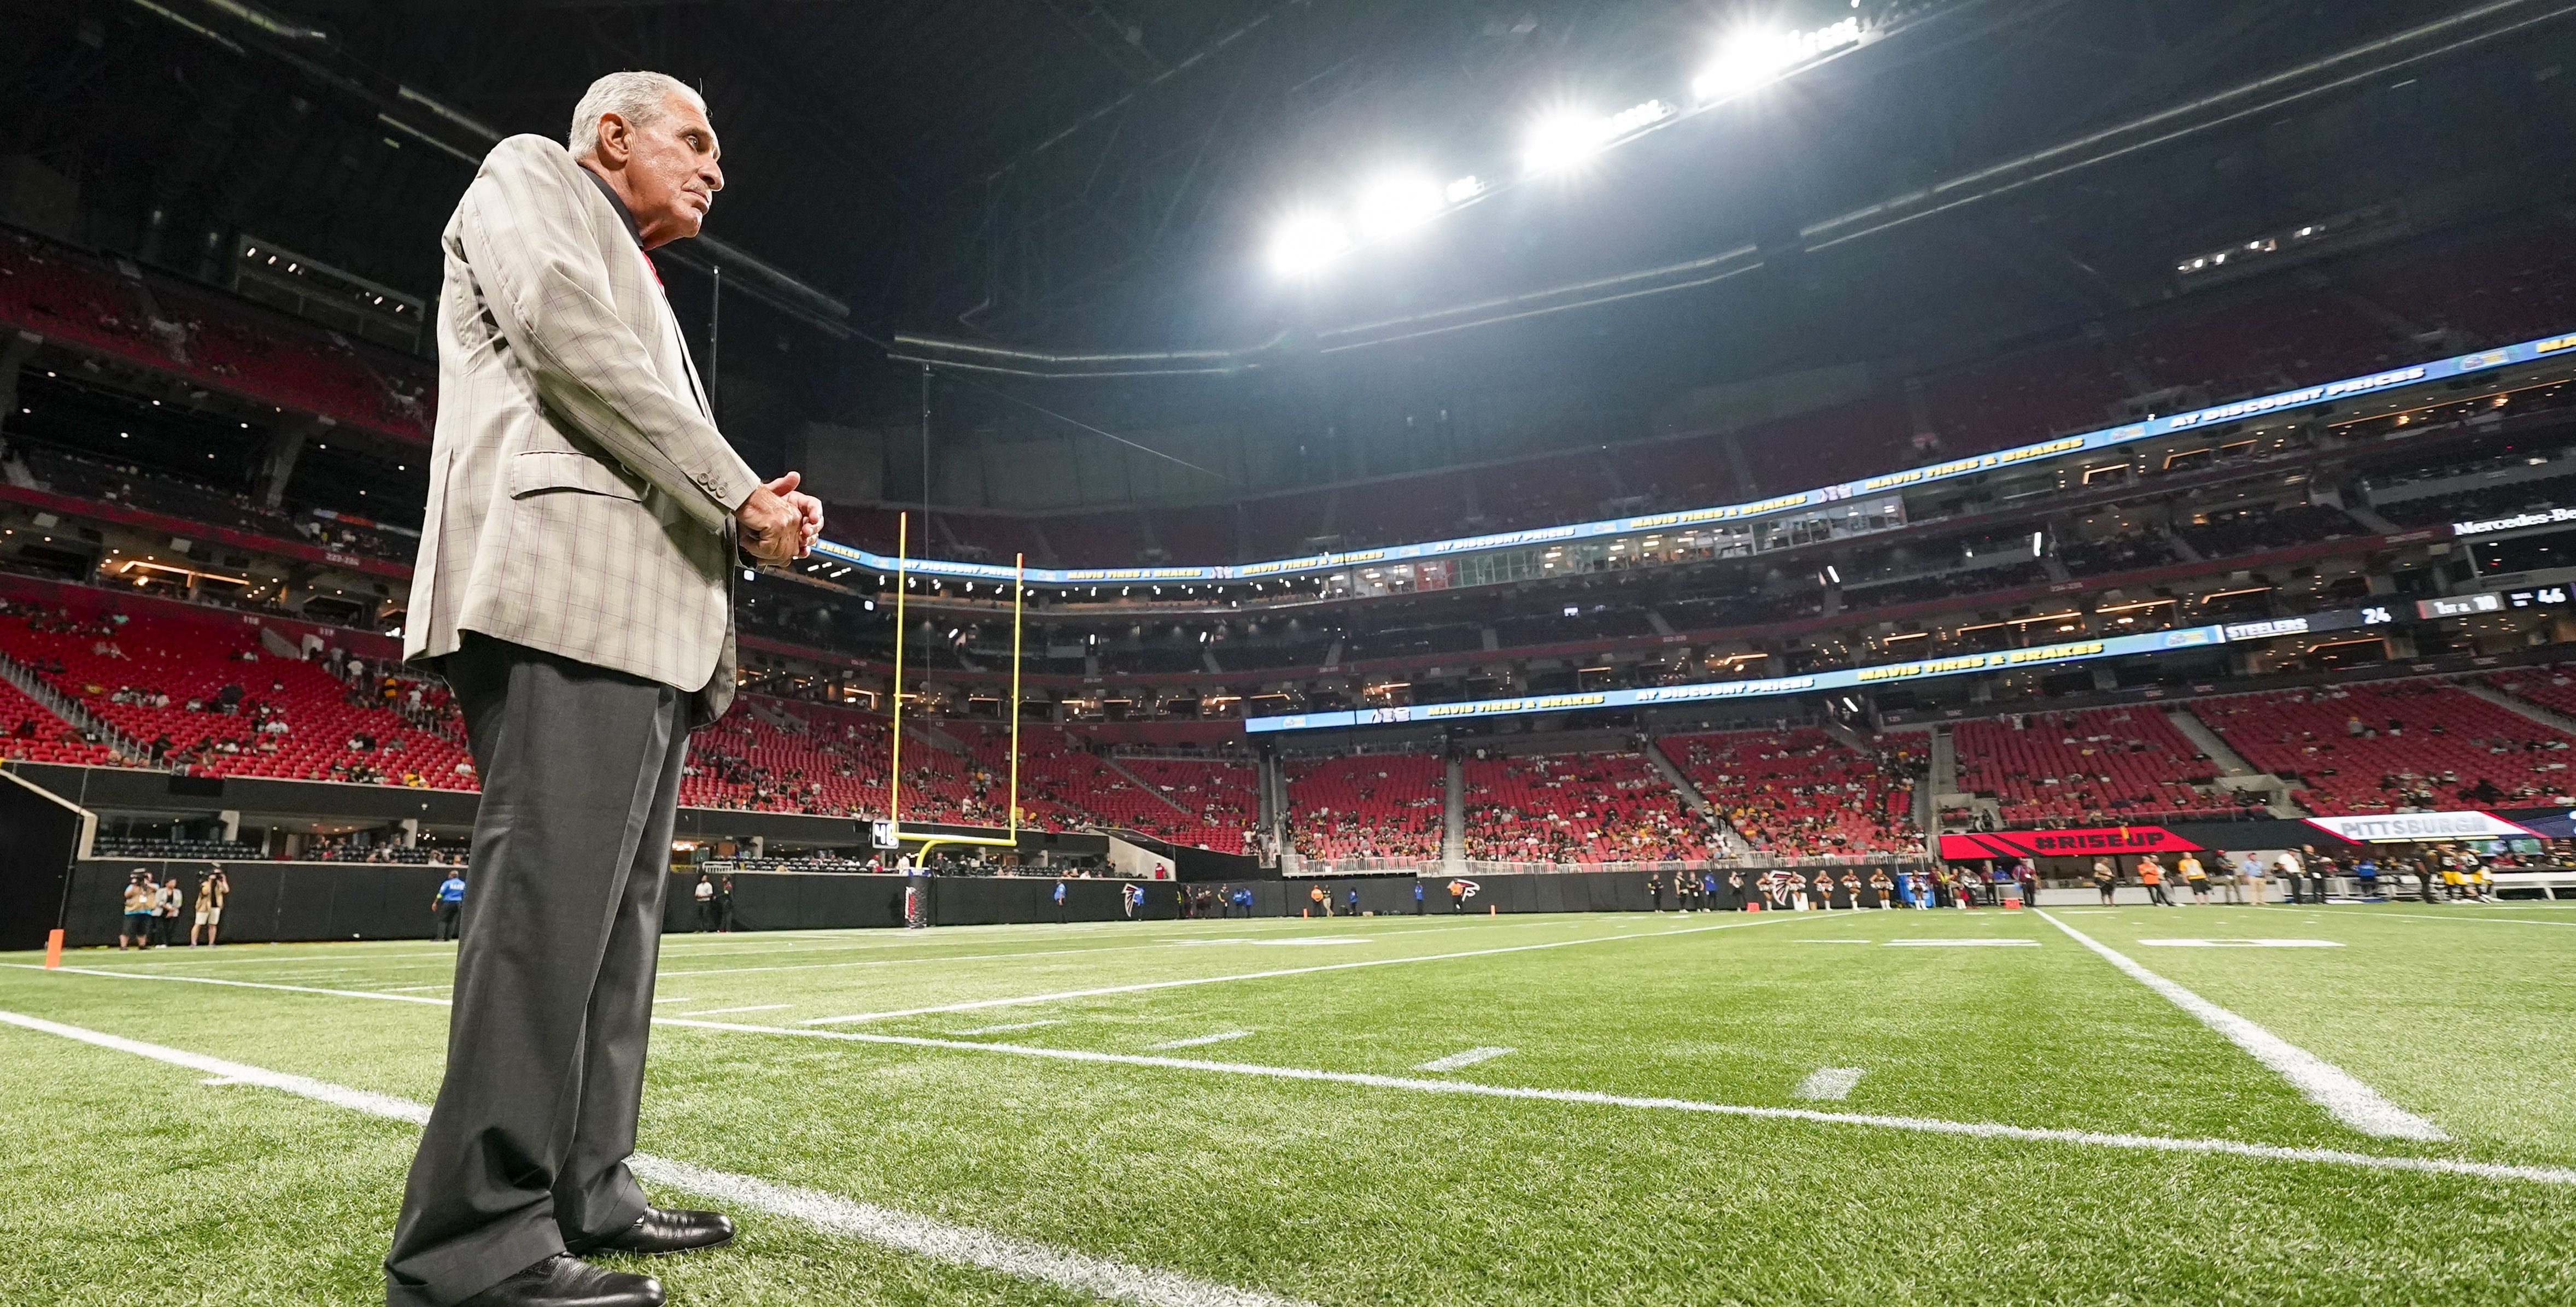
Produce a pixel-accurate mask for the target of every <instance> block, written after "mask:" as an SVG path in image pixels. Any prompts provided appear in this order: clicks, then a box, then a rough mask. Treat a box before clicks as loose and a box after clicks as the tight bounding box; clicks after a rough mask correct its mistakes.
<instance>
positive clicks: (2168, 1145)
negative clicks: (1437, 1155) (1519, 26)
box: [655, 1017, 2576, 1186]
mask: <svg viewBox="0 0 2576 1307" xmlns="http://www.w3.org/2000/svg"><path fill="white" fill-rule="evenodd" d="M655 1024H656V1025H664V1026H685V1027H691V1028H695V1029H700V1030H718V1031H729V1032H734V1033H739V1034H755V1035H783V1036H786V1037H788V1038H790V1039H838V1040H847V1041H849V1042H852V1043H861V1044H886V1045H893V1046H897V1047H903V1048H941V1049H955V1050H962V1051H971V1052H977V1053H997V1054H1002V1055H1005V1056H1010V1057H1028V1058H1040V1059H1046V1060H1050V1061H1058V1062H1083V1063H1091V1064H1095V1065H1112V1066H1139V1067H1159V1068H1163V1069H1166V1070H1173V1071H1200V1072H1209V1073H1213V1074H1217V1075H1231V1076H1255V1077H1260V1078H1264V1079H1273V1080H1294V1081H1304V1082H1308V1083H1318V1084H1338V1085H1360V1086H1366V1087H1368V1088H1373V1089H1399V1090H1410V1091H1414V1092H1417V1093H1427V1094H1461V1095H1465V1096H1468V1097H1471V1098H1504V1099H1521V1100H1536V1101H1540V1102H1550V1103H1573V1104H1578V1105H1582V1106H1591V1107H1624V1108H1636V1109H1642V1110H1650V1111H1667V1112H1695V1113H1705V1114H1708V1115H1712V1116H1733V1117H1752V1118H1757V1119H1764V1120H1775V1121H1805V1122H1812V1123H1814V1124H1817V1125H1831V1126H1859V1127H1868V1128H1873V1129H1880V1130H1905V1131H1914V1132H1919V1133H1925V1134H1940V1135H1958V1136H1964V1137H1968V1138H1975V1139H2009V1140H2020V1141H2026V1142H2032V1143H2059V1144H2078V1145H2085V1146H2090V1147H2096V1148H2121V1149H2135V1150H2142V1151H2146V1152H2163V1153H2214V1154H2220V1155H2224V1156H2232V1157H2252V1158H2261V1159H2264V1160H2268V1161H2282V1162H2314V1163H2319V1164H2323V1165H2330V1166H2354V1167H2364V1168H2369V1169H2373V1170H2381V1171H2415V1172H2423V1173H2427V1174H2434V1175H2464V1176H2473V1177H2476V1178H2478V1179H2484V1180H2528V1181H2532V1182H2534V1183H2537V1184H2552V1185H2571V1186H2576V1167H2566V1166H2517V1165H2512V1164H2509V1163H2502V1162H2471V1161H2460V1160H2455V1159H2452V1158H2447V1157H2390V1156H2387V1155H2384V1154H2379V1153H2355V1152H2347V1151H2345V1150H2342V1149H2334V1148H2293V1147H2286V1146H2281V1145H2275V1144H2256V1143H2248V1142H2245V1141H2244V1140H2239V1139H2194V1138H2188V1137H2176V1136H2171V1135H2139V1134H2111V1133H2105V1132H2102V1131H2097V1130H2057V1129H2046V1128H2042V1127H2036V1126H2017V1125H2004V1124H2002V1123H2000V1122H1993V1121H1945V1120H1940V1119H1937V1118H1932V1117H1919V1116H1886V1115H1879V1114H1864V1113H1858V1112H1826V1111H1820V1110H1817V1109H1814V1108H1804V1107H1756V1106H1749V1105H1742V1104H1735V1103H1709V1102H1701V1101H1699V1100H1696V1099H1688V1098H1652V1097H1642V1096H1637V1095H1630V1094H1605V1093H1598V1092H1595V1091H1593V1090H1588V1089H1534V1088H1524V1087H1521V1086H1516V1085H1487V1084H1478V1083H1476V1082H1475V1081H1472V1080H1426V1079H1421V1078H1418V1077H1412V1076H1386V1075H1373V1074H1369V1073H1366V1072H1358V1071H1318V1070H1311V1069H1308V1068H1305V1067H1283V1066H1261V1065H1256V1064H1251V1063H1243V1062H1209V1061H1202V1060H1200V1059H1197V1058H1181V1057H1153V1056H1147V1055H1144V1054H1136V1053H1099V1052H1092V1051H1090V1050H1087V1049H1078V1048H1045V1047H1041V1046H1038V1045H1035V1044H999V1043H982V1042H978V1041H974V1040H962V1039H934V1038H930V1037H927V1036H921V1035H880V1034H872V1033H869V1032H866V1031H859V1030H808V1029H803V1028H800V1027H796V1026H752V1025H737V1024H733V1023H730V1022H723V1021H693V1020H690V1019H689V1018H686V1017H663V1018H660V1019H659V1020H657V1021H656V1022H655Z"/></svg>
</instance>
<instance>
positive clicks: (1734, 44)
mask: <svg viewBox="0 0 2576 1307" xmlns="http://www.w3.org/2000/svg"><path fill="white" fill-rule="evenodd" d="M1859 42H1860V20H1859V19H1857V18H1846V19H1844V20H1842V21H1841V22H1839V23H1832V24H1829V25H1827V26H1824V27H1819V28H1817V29H1816V30H1814V31H1812V32H1775V31H1767V30H1764V29H1760V28H1752V29H1748V30H1746V31H1742V32H1738V33H1737V34H1736V35H1735V36H1733V37H1731V38H1729V39H1728V41H1727V42H1726V44H1725V45H1724V46H1722V47H1720V48H1719V50H1718V52H1717V58H1715V59H1713V60H1711V61H1710V62H1709V65H1708V67H1706V68H1704V69H1702V70H1701V71H1700V74H1699V76H1698V77H1696V78H1694V79H1692V81H1691V93H1692V94H1694V95H1696V96H1698V97H1699V98H1700V99H1701V100H1702V101H1708V100H1722V99H1725V98H1726V97H1727V96H1730V95H1734V94H1737V93H1739V92H1743V91H1749V90H1752V89H1753V88H1754V87H1757V86H1760V85H1762V84H1763V83H1765V82H1768V81H1771V80H1772V79H1774V78H1776V77H1778V76H1779V75H1780V74H1781V73H1783V72H1786V71H1787V70H1788V69H1790V68H1791V67H1793V66H1795V65H1797V64H1801V63H1804V62H1806V61H1807V60H1809V59H1813V58H1815V57H1816V56H1817V55H1820V54H1823V53H1824V52H1826V51H1828V50H1838V49H1841V48H1842V47H1844V46H1847V45H1856V44H1858V43H1859Z"/></svg>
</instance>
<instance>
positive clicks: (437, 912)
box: [429, 871, 465, 944]
mask: <svg viewBox="0 0 2576 1307" xmlns="http://www.w3.org/2000/svg"><path fill="white" fill-rule="evenodd" d="M429 912H430V915H431V916H432V917H434V918H436V919H437V925H436V926H435V928H434V936H435V938H434V941H433V942H436V943H440V944H444V943H446V942H447V941H449V940H451V939H455V938H457V928H456V927H457V923H458V922H459V921H460V920H462V919H463V918H464V916H465V873H464V872H461V871H451V872H449V873H447V879H445V880H442V881H440V882H438V892H437V893H435V894H432V895H431V896H430V899H429Z"/></svg>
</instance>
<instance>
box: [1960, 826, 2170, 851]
mask: <svg viewBox="0 0 2576 1307" xmlns="http://www.w3.org/2000/svg"><path fill="white" fill-rule="evenodd" d="M2199 848H2200V846H2199V845H2197V844H2194V843H2192V842H2191V841H2190V840H2187V839H2184V838H2183V837H2181V836H2180V835H2176V834H2174V833H2173V832H2172V831H2169V830H2166V829H2165V828H2164V827H2162V826H2094V827H2087V828H2084V829H2081V830H2005V831H1989V832H1987V833H1985V834H1982V835H1944V836H1942V837H1941V856H1942V857H1944V858H2074V857H2085V856H2090V855H2096V854H2106V853H2181V852H2187V851H2190V852H2196V851H2198V850H2199Z"/></svg>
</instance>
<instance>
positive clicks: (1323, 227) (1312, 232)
mask: <svg viewBox="0 0 2576 1307" xmlns="http://www.w3.org/2000/svg"><path fill="white" fill-rule="evenodd" d="M1350 247H1351V233H1350V229H1349V228H1347V227H1344V226H1343V225H1342V224H1340V223H1338V222H1335V221H1333V220H1332V219H1331V218H1327V217H1325V216H1324V215H1322V214H1320V213H1301V214H1298V215H1296V216H1295V217H1292V218H1290V219H1288V220H1287V221H1286V222H1283V223H1281V224H1279V229H1278V231H1277V232H1276V233H1275V234H1273V235H1272V237H1271V238H1270V266H1271V267H1272V268H1273V269H1275V270H1276V271H1277V272H1278V273H1279V275H1281V276H1283V277H1302V276H1305V275H1306V274H1308V273H1310V272H1313V271H1314V270H1316V269H1317V268H1320V267H1322V266H1324V265H1325V264H1327V263H1330V262H1332V261H1333V260H1334V259H1335V258H1336V257H1338V256H1340V254H1341V253H1342V251H1344V250H1347V249H1349V248H1350Z"/></svg>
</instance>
